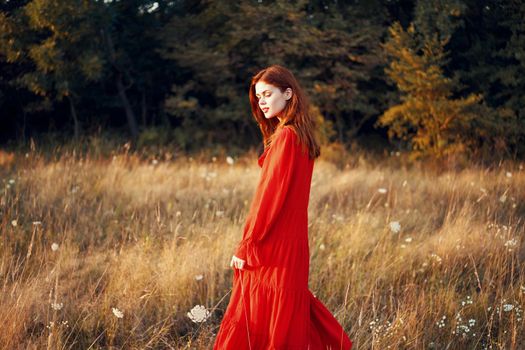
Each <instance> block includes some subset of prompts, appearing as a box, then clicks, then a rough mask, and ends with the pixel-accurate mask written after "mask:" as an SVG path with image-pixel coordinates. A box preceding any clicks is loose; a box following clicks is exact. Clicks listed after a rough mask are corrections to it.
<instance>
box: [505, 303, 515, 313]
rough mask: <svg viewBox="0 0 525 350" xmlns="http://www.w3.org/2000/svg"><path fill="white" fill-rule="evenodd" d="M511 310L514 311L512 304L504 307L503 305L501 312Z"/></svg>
mask: <svg viewBox="0 0 525 350" xmlns="http://www.w3.org/2000/svg"><path fill="white" fill-rule="evenodd" d="M513 309H514V305H513V304H505V305H503V311H505V312H509V311H512V310H513Z"/></svg>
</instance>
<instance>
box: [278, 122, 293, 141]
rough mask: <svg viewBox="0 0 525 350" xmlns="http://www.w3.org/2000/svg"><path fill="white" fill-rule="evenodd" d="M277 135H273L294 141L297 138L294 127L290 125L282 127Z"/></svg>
mask: <svg viewBox="0 0 525 350" xmlns="http://www.w3.org/2000/svg"><path fill="white" fill-rule="evenodd" d="M278 133H279V134H278V135H275V136H276V137H279V138H282V139H288V138H290V139H296V138H297V132H296V131H295V129H294V127H293V126H291V125H285V126H283V127H282V128H281V129H280V130H279V131H278Z"/></svg>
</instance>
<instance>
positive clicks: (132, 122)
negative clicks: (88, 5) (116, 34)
mask: <svg viewBox="0 0 525 350" xmlns="http://www.w3.org/2000/svg"><path fill="white" fill-rule="evenodd" d="M101 34H102V37H103V38H104V39H105V41H106V47H107V49H108V52H109V59H110V62H111V64H112V65H113V67H114V68H115V70H116V71H117V89H118V95H119V97H120V101H121V102H122V106H123V107H124V111H125V112H126V119H127V121H128V126H129V131H130V133H131V137H132V138H133V139H134V140H136V139H137V138H138V136H139V128H138V126H137V118H136V117H135V113H133V109H132V108H131V104H130V103H129V100H128V96H127V95H126V89H127V88H129V86H128V87H125V86H124V82H123V80H122V74H123V72H124V69H123V68H121V67H119V64H118V62H117V55H116V53H115V47H114V45H113V40H112V39H111V34H110V33H106V31H104V30H101Z"/></svg>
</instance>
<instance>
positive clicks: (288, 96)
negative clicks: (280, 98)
mask: <svg viewBox="0 0 525 350" xmlns="http://www.w3.org/2000/svg"><path fill="white" fill-rule="evenodd" d="M284 96H285V98H286V99H287V100H289V99H291V98H292V89H291V88H287V89H286V90H284Z"/></svg>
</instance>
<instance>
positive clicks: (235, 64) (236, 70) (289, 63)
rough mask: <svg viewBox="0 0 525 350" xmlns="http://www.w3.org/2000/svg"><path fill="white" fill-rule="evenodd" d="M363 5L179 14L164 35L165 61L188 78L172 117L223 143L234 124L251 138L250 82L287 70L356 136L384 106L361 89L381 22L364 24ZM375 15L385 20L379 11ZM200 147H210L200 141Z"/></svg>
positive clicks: (223, 8)
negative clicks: (269, 69) (267, 71)
mask: <svg viewBox="0 0 525 350" xmlns="http://www.w3.org/2000/svg"><path fill="white" fill-rule="evenodd" d="M319 3H320V2H319ZM364 7H365V6H364V5H358V4H357V3H356V4H355V6H354V7H352V8H350V7H349V6H342V5H341V6H336V5H331V6H330V7H328V6H325V7H322V6H320V4H319V7H317V2H309V1H304V0H302V1H296V2H289V1H282V0H277V1H274V2H272V4H271V6H268V5H267V4H261V3H257V2H240V3H235V2H221V1H203V2H202V3H201V6H200V7H199V8H198V9H197V10H195V11H196V13H192V15H191V16H189V15H187V14H186V13H184V14H181V15H178V16H175V17H174V18H173V19H172V20H171V21H170V23H169V24H168V25H167V26H166V28H165V29H164V30H163V31H162V33H161V35H162V37H163V41H164V48H163V55H164V57H166V58H168V59H171V60H174V61H175V62H176V64H177V65H178V66H179V67H181V70H182V71H183V72H185V75H186V76H188V77H191V78H189V79H183V80H181V81H180V82H177V83H175V84H174V86H173V88H172V94H171V95H170V96H169V97H168V98H167V100H166V104H165V107H166V110H167V112H168V113H169V114H170V115H172V116H173V118H174V119H175V120H176V123H177V124H178V125H181V124H185V125H187V126H190V125H192V126H194V127H195V128H206V129H208V130H210V133H211V134H212V136H211V137H212V139H214V140H216V141H219V142H220V141H221V140H224V137H225V136H226V139H227V138H230V139H232V137H233V138H235V136H234V135H233V134H231V135H229V137H228V135H227V134H225V132H224V128H227V129H232V128H233V127H234V126H237V127H236V128H233V130H232V131H233V132H235V131H236V130H238V129H241V130H246V131H248V130H249V132H248V134H249V138H250V139H253V136H254V135H255V134H256V133H258V128H256V127H254V126H252V125H253V124H252V125H250V124H251V122H252V120H253V118H252V117H251V113H250V106H249V101H248V99H247V89H248V87H249V82H250V78H251V76H252V75H253V74H254V73H255V72H256V71H257V70H259V69H261V68H263V67H265V66H269V65H271V64H282V65H284V66H286V67H288V68H289V69H291V70H292V71H293V72H294V73H295V74H296V75H297V77H298V79H299V81H300V82H301V84H302V85H303V86H304V88H305V89H306V90H307V93H308V95H309V96H310V99H311V101H312V104H313V105H314V106H317V107H318V108H319V111H320V113H321V114H322V115H323V116H324V118H326V119H328V120H330V121H332V124H333V125H334V126H335V124H337V125H338V126H340V128H341V129H346V130H348V134H347V135H348V136H350V135H354V134H355V133H357V132H358V131H359V130H360V128H361V127H362V126H363V125H364V124H365V122H366V121H367V120H370V119H371V118H372V117H373V116H374V115H375V114H377V113H378V112H379V109H378V107H380V106H381V104H382V103H384V102H381V101H382V100H381V98H379V99H378V98H377V94H374V93H373V92H372V91H368V93H366V92H367V91H365V89H364V88H361V87H359V86H358V84H359V82H360V81H366V80H368V79H370V76H371V75H372V71H373V69H374V68H375V67H377V66H378V65H379V64H380V62H381V61H380V59H379V58H378V55H377V54H376V52H375V50H376V49H377V48H378V42H379V36H380V35H381V34H382V32H383V28H382V27H381V26H380V25H379V24H377V22H379V21H380V19H381V17H379V16H378V18H377V19H376V20H375V21H370V20H364V19H363V18H362V14H363V11H365V9H364ZM375 9H376V13H380V14H383V12H381V10H379V11H377V9H380V6H379V5H377V6H376V7H375ZM361 90H362V91H361ZM372 101H374V102H372ZM378 101H379V102H378ZM192 119H198V122H196V121H192ZM185 120H189V121H188V122H183V121H185ZM214 130H217V132H214ZM196 131H197V130H196V129H191V130H188V133H192V134H194V135H195V134H196ZM345 134H346V132H342V133H341V137H342V138H343V137H344V136H346V135H345ZM201 141H202V142H206V141H204V140H200V141H199V140H196V142H201Z"/></svg>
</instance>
